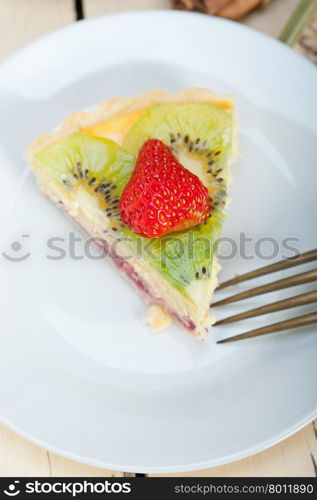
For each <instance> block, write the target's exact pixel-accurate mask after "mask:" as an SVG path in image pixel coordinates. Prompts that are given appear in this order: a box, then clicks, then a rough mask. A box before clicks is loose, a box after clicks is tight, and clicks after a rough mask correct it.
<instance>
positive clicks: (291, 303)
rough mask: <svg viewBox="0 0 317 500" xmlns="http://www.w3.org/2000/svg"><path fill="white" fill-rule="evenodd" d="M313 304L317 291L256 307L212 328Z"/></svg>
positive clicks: (315, 300) (316, 297)
mask: <svg viewBox="0 0 317 500" xmlns="http://www.w3.org/2000/svg"><path fill="white" fill-rule="evenodd" d="M313 302H317V290H316V291H313V292H307V293H302V294H301V295H296V296H295V297H290V298H289V299H285V300H279V301H278V302H274V303H273V304H267V305H266V306H262V307H256V308H255V309H251V310H249V311H245V312H243V313H240V314H235V315H234V316H230V317H228V318H224V319H221V320H220V321H217V322H216V323H214V324H213V325H212V326H218V325H224V324H226V323H233V322H234V321H240V320H242V319H247V318H253V317H255V316H261V315H263V314H268V313H270V312H277V311H283V310H284V309H291V308H292V307H298V306H303V305H306V304H311V303H313Z"/></svg>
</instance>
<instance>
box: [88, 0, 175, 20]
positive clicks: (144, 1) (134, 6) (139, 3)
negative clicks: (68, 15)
mask: <svg viewBox="0 0 317 500" xmlns="http://www.w3.org/2000/svg"><path fill="white" fill-rule="evenodd" d="M170 6H171V1H170V0H120V1H118V0H83V7H84V16H85V18H87V17H94V16H101V15H103V14H110V13H111V12H122V11H124V10H146V9H169V8H170Z"/></svg>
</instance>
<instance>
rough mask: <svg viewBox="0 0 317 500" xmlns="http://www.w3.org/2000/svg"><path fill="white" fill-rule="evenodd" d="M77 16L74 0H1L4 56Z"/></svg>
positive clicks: (0, 35)
mask: <svg viewBox="0 0 317 500" xmlns="http://www.w3.org/2000/svg"><path fill="white" fill-rule="evenodd" d="M75 17H76V15H75V10H74V3H73V0H0V59H2V58H3V57H5V56H7V55H9V54H11V52H13V51H14V50H16V49H18V48H20V47H21V46H23V45H24V44H26V43H28V42H30V41H31V40H33V39H35V38H37V37H39V36H41V35H44V34H45V33H47V32H48V31H52V30H55V29H57V28H60V27H61V26H64V25H65V24H68V23H71V22H72V21H74V19H75Z"/></svg>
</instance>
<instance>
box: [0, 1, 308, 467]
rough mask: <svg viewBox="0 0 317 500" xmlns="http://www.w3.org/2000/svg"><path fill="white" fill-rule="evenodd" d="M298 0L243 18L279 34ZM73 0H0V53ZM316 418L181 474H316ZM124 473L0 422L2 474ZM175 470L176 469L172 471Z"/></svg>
mask: <svg viewBox="0 0 317 500" xmlns="http://www.w3.org/2000/svg"><path fill="white" fill-rule="evenodd" d="M296 2H297V0H272V3H271V5H270V6H269V7H268V8H266V9H265V10H260V11H257V12H254V13H252V14H250V15H249V16H248V17H247V18H246V19H245V20H244V23H245V24H247V25H249V26H252V27H254V28H256V29H259V30H261V31H264V32H265V33H268V34H269V35H272V36H277V35H278V34H279V32H280V30H281V28H282V26H283V24H284V23H285V21H286V19H287V18H288V16H289V14H290V12H291V10H292V8H293V7H294V6H295V5H296ZM80 3H81V2H76V0H0V59H1V58H2V57H5V56H6V55H8V54H10V53H11V52H13V51H14V50H16V49H18V48H19V47H21V46H22V45H24V44H25V43H27V42H29V41H31V40H32V39H34V38H36V37H38V36H40V35H43V34H45V33H47V32H48V31H51V30H54V29H56V28H59V27H61V26H64V25H66V24H69V23H72V22H74V21H75V20H76V19H77V18H78V17H81V15H82V13H81V11H80V9H78V8H77V9H76V4H77V7H78V4H80ZM169 6H170V2H169V0H120V1H118V0H83V1H82V7H83V9H82V10H83V15H84V17H86V18H89V17H93V16H96V15H102V14H106V13H109V12H115V11H118V10H133V9H149V8H169ZM316 464H317V421H315V422H313V423H311V424H309V425H308V426H307V427H305V428H304V429H302V430H301V431H299V432H298V433H297V434H295V435H294V436H292V437H290V438H289V439H287V440H285V441H283V442H282V443H280V444H278V445H276V446H274V447H272V448H270V449H268V450H265V451H263V452H261V453H258V454H257V455H253V456H252V457H249V458H245V459H243V460H240V461H238V462H234V463H231V464H228V465H224V466H221V467H214V468H212V469H206V470H201V471H198V472H197V471H195V472H193V473H185V474H182V476H195V475H200V476H209V477H217V476H224V477H226V476H256V477H260V476H290V477H292V476H311V477H312V476H315V475H316V476H317V465H316ZM109 475H110V476H123V475H126V474H124V473H122V472H116V471H110V470H105V469H99V468H96V467H90V466H87V465H83V464H80V463H77V462H73V461H71V460H68V459H66V458H63V457H60V456H57V455H55V454H54V453H51V452H48V451H46V450H43V449H41V448H39V447H38V446H35V445H33V444H31V443H29V442H28V441H26V440H25V439H23V438H21V437H20V436H18V435H17V434H15V433H13V432H12V431H10V430H8V429H6V428H5V427H4V426H1V425H0V476H109ZM175 475H178V474H175Z"/></svg>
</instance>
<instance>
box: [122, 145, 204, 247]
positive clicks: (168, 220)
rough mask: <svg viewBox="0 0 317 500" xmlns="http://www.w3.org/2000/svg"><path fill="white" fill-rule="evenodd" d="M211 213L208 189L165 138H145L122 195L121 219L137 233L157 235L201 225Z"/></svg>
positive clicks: (150, 236)
mask: <svg viewBox="0 0 317 500" xmlns="http://www.w3.org/2000/svg"><path fill="white" fill-rule="evenodd" d="M209 212H210V199H209V194H208V190H207V188H206V187H205V186H204V185H203V184H202V182H201V181H200V179H199V178H198V177H197V176H196V175H194V174H192V173H191V172H190V171H189V170H187V169H186V168H184V167H183V166H182V165H181V164H180V163H179V161H178V160H177V159H176V158H175V156H173V154H172V153H171V151H170V149H169V148H168V146H166V145H165V144H164V143H163V142H162V141H159V140H158V139H150V140H148V141H146V142H145V143H144V144H143V146H142V148H141V150H140V153H139V156H138V159H137V163H136V167H135V170H134V172H133V174H132V176H131V179H130V181H129V182H128V184H127V185H126V188H125V190H124V192H123V194H122V196H121V200H120V216H121V219H122V221H123V222H124V223H125V224H127V225H128V226H129V227H130V229H132V231H133V232H135V233H137V234H140V235H142V236H146V237H147V238H158V237H159V236H162V235H164V234H167V233H170V232H173V231H181V230H182V229H187V228H189V227H192V226H196V225H197V224H201V223H202V222H203V221H204V220H205V219H206V217H207V216H208V214H209Z"/></svg>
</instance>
